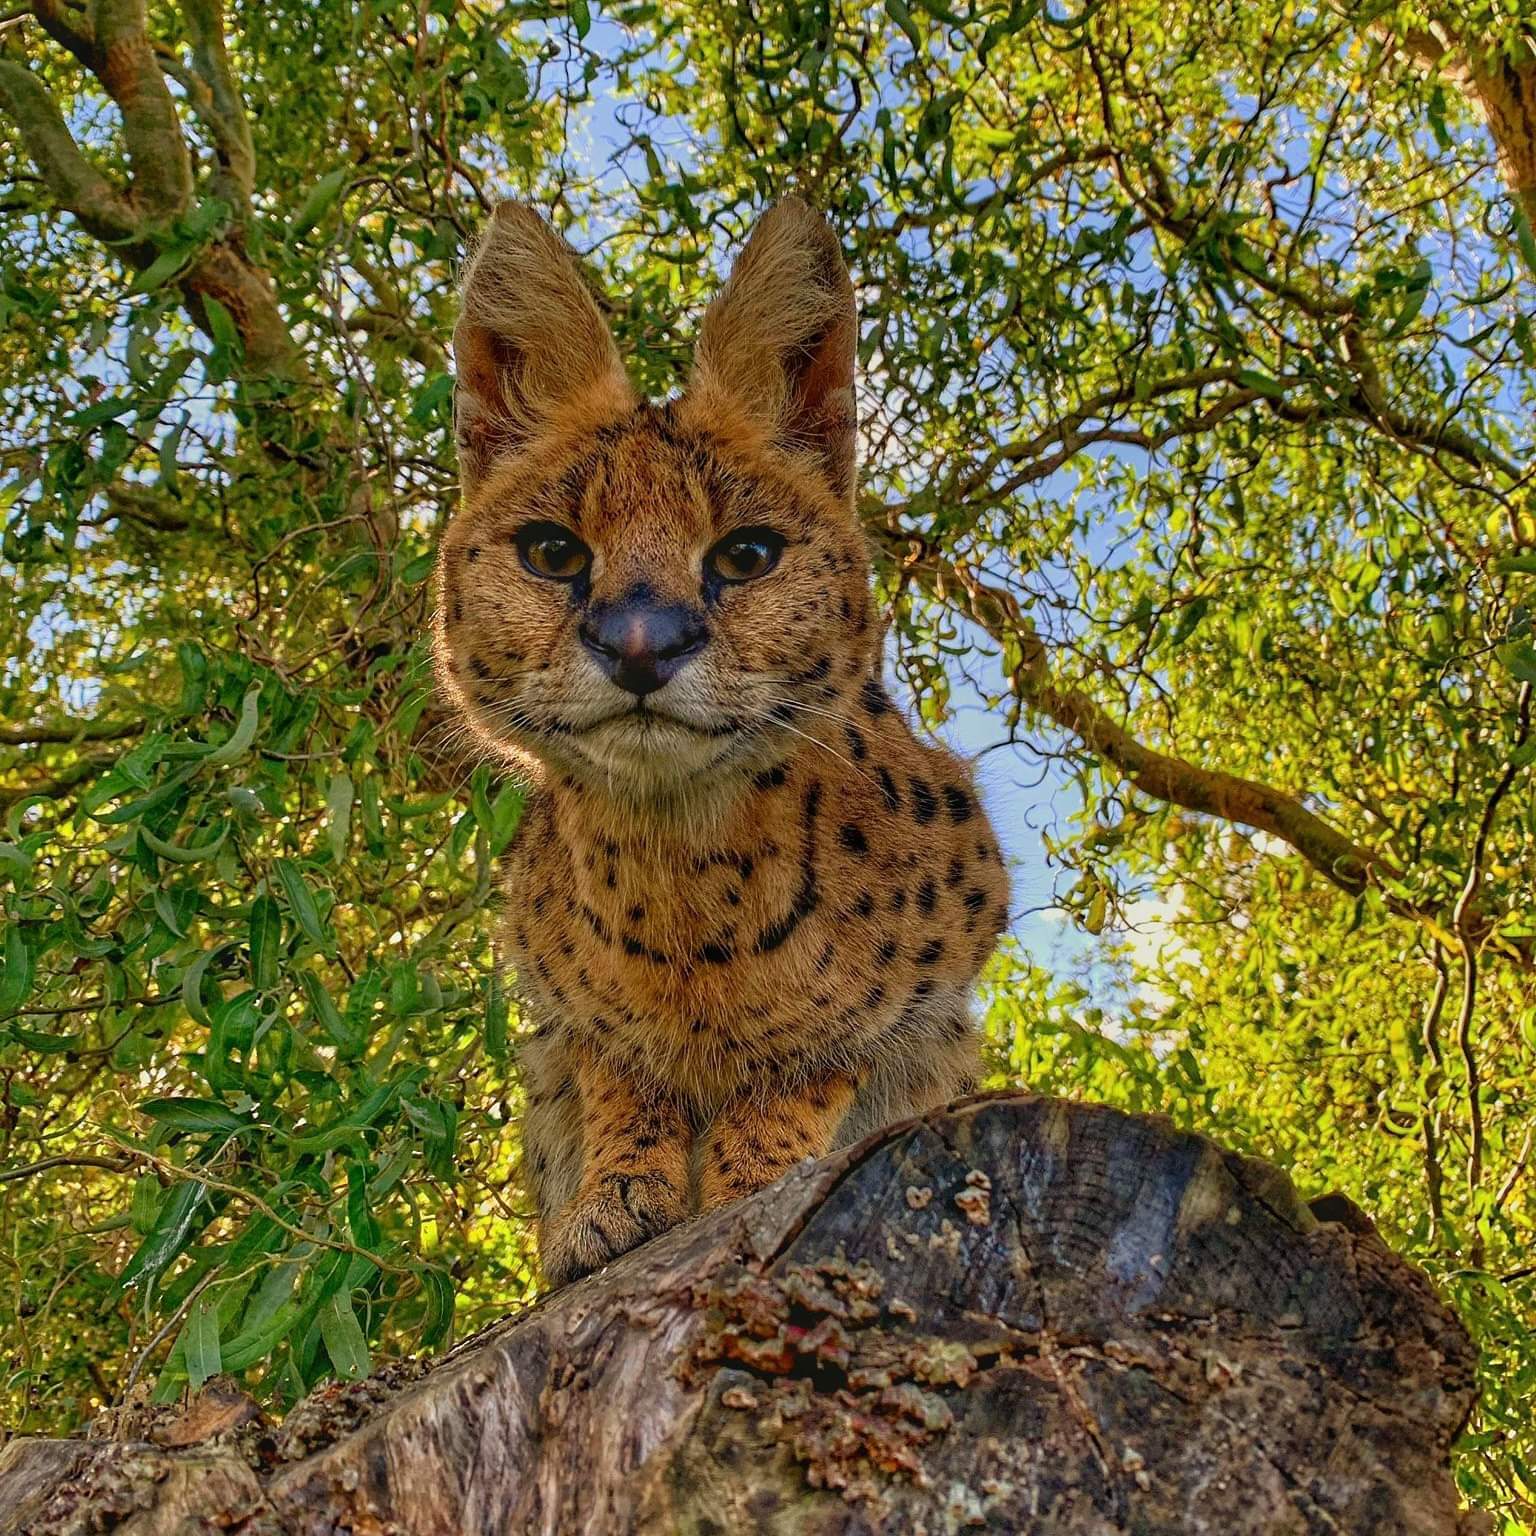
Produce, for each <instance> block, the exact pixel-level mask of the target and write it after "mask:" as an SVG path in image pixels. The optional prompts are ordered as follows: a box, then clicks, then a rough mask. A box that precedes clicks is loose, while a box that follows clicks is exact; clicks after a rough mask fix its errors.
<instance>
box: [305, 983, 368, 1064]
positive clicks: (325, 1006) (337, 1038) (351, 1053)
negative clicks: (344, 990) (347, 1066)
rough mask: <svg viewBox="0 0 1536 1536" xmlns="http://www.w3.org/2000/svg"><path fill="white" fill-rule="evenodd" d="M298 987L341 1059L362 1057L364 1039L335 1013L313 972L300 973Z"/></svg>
mask: <svg viewBox="0 0 1536 1536" xmlns="http://www.w3.org/2000/svg"><path fill="white" fill-rule="evenodd" d="M299 985H300V986H301V987H303V988H304V994H305V996H306V997H307V998H308V999H309V1008H310V1012H311V1013H312V1014H313V1015H314V1016H315V1019H316V1021H317V1022H318V1023H319V1025H320V1027H321V1028H322V1029H323V1030H324V1031H325V1032H326V1034H328V1035H329V1036H330V1037H331V1039H332V1041H333V1042H334V1043H335V1046H336V1050H337V1054H338V1055H339V1056H340V1057H341V1059H342V1060H343V1061H353V1060H355V1059H356V1058H357V1057H358V1056H360V1055H362V1052H363V1046H364V1045H365V1044H366V1043H367V1042H366V1038H365V1037H364V1036H363V1034H362V1033H361V1032H360V1031H357V1030H354V1029H353V1028H351V1027H350V1025H349V1023H348V1021H347V1020H345V1019H343V1018H342V1016H341V1014H340V1013H339V1012H337V1009H336V1004H335V1003H334V1002H333V1001H332V999H331V994H330V993H329V992H328V991H327V990H326V987H325V983H324V982H323V981H321V979H320V978H319V977H318V976H316V975H315V974H314V972H313V971H300V972H299Z"/></svg>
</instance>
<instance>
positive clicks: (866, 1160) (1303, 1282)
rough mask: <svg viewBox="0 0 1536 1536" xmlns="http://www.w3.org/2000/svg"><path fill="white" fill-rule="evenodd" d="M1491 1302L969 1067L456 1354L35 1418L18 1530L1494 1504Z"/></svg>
mask: <svg viewBox="0 0 1536 1536" xmlns="http://www.w3.org/2000/svg"><path fill="white" fill-rule="evenodd" d="M1472 1371H1473V1351H1472V1348H1471V1346H1470V1344H1469V1342H1468V1340H1467V1336H1466V1333H1465V1331H1464V1330H1463V1329H1462V1327H1461V1325H1460V1323H1459V1322H1458V1321H1457V1320H1456V1318H1455V1317H1454V1316H1453V1315H1452V1314H1451V1313H1450V1312H1449V1311H1448V1310H1447V1309H1446V1307H1445V1306H1444V1304H1443V1303H1442V1302H1440V1301H1439V1300H1438V1299H1437V1297H1436V1296H1435V1294H1434V1292H1433V1291H1432V1290H1431V1288H1430V1286H1429V1284H1428V1282H1427V1281H1426V1280H1425V1279H1424V1277H1423V1276H1422V1275H1421V1274H1419V1273H1418V1272H1417V1271H1416V1270H1414V1269H1412V1268H1410V1267H1409V1266H1408V1265H1407V1264H1406V1263H1404V1262H1403V1261H1402V1260H1401V1259H1399V1258H1397V1257H1396V1256H1395V1255H1394V1254H1393V1253H1392V1252H1391V1251H1390V1250H1389V1249H1388V1248H1387V1247H1386V1246H1385V1245H1384V1244H1383V1243H1382V1242H1381V1240H1380V1239H1379V1238H1378V1237H1377V1236H1376V1234H1375V1232H1374V1231H1373V1230H1372V1228H1371V1227H1370V1224H1369V1223H1368V1222H1367V1221H1366V1220H1365V1218H1364V1217H1363V1216H1361V1215H1360V1213H1359V1212H1358V1211H1357V1210H1355V1208H1354V1207H1353V1206H1351V1205H1350V1204H1349V1203H1348V1202H1347V1201H1345V1200H1343V1199H1342V1198H1341V1197H1338V1196H1330V1197H1326V1198H1325V1199H1323V1200H1320V1201H1316V1202H1314V1203H1313V1205H1312V1206H1311V1207H1310V1208H1309V1207H1308V1206H1306V1205H1304V1204H1303V1203H1301V1202H1300V1201H1299V1200H1298V1198H1297V1196H1296V1194H1295V1193H1294V1191H1293V1190H1292V1189H1291V1186H1290V1184H1289V1183H1288V1182H1287V1180H1286V1179H1285V1178H1284V1176H1283V1175H1281V1174H1280V1173H1279V1172H1278V1171H1276V1170H1275V1169H1273V1168H1271V1167H1269V1166H1268V1165H1266V1164H1263V1163H1259V1162H1255V1161H1253V1160H1251V1159H1246V1158H1242V1157H1238V1156H1235V1155H1233V1154H1231V1153H1227V1152H1222V1151H1221V1150H1219V1149H1218V1148H1217V1147H1215V1146H1213V1145H1212V1144H1211V1143H1210V1142H1208V1141H1205V1140H1204V1139H1202V1138H1201V1137H1198V1136H1193V1135H1189V1134H1186V1133H1184V1132H1181V1131H1177V1130H1175V1129H1174V1128H1173V1127H1172V1126H1171V1125H1170V1124H1168V1123H1167V1122H1166V1121H1164V1120H1162V1119H1160V1118H1155V1117H1148V1116H1134V1115H1126V1114H1121V1113H1119V1112H1117V1111H1113V1110H1109V1109H1104V1108H1100V1107H1096V1106H1092V1105H1085V1104H1075V1103H1068V1102H1065V1101H1063V1100H1058V1099H1047V1098H1038V1097H1032V1096H1021V1095H1008V1096H991V1097H983V1098H978V1099H971V1100H967V1101H964V1102H962V1103H961V1104H959V1105H957V1106H955V1107H953V1108H951V1109H949V1110H945V1111H935V1112H934V1113H932V1114H929V1115H927V1116H925V1117H924V1118H923V1119H921V1120H918V1121H914V1122H910V1123H908V1124H906V1125H904V1126H897V1127H894V1128H892V1129H889V1130H887V1131H884V1132H882V1133H880V1134H879V1135H878V1136H876V1137H874V1138H872V1139H871V1140H870V1141H868V1142H865V1143H864V1144H863V1145H862V1146H858V1147H854V1148H852V1149H849V1150H847V1151H844V1152H840V1153H837V1154H834V1155H833V1156H832V1157H829V1158H826V1159H824V1160H823V1161H821V1162H819V1163H807V1164H804V1165H802V1166H801V1167H800V1168H798V1169H796V1170H795V1171H794V1172H792V1173H791V1174H789V1175H788V1176H787V1177H786V1178H784V1179H782V1180H781V1181H780V1182H779V1183H778V1184H776V1185H774V1186H773V1187H772V1188H771V1189H768V1190H765V1191H764V1192H762V1193H761V1194H759V1195H757V1196H755V1197H753V1198H752V1199H750V1200H747V1201H745V1202H743V1203H742V1204H740V1205H738V1206H735V1207H733V1208H731V1209H729V1210H726V1211H722V1212H719V1213H717V1214H716V1215H714V1216H712V1217H709V1218H707V1219H705V1220H702V1221H698V1222H695V1223H693V1224H691V1225H689V1226H686V1227H682V1228H679V1229H677V1230H675V1231H673V1232H671V1233H668V1234H667V1235H666V1236H664V1237H662V1238H659V1239H658V1240H657V1241H655V1242H653V1243H651V1244H649V1245H647V1246H646V1247H645V1248H643V1249H641V1250H639V1251H638V1252H636V1253H633V1254H630V1255H629V1256H627V1257H626V1258H625V1259H623V1260H621V1261H619V1262H618V1263H615V1264H613V1265H612V1266H610V1267H609V1268H608V1269H607V1270H605V1271H603V1272H602V1273H601V1274H598V1275H595V1276H592V1277H591V1278H589V1279H587V1280H584V1281H582V1282H580V1283H579V1284H576V1285H573V1286H571V1287H569V1288H568V1289H566V1290H564V1291H561V1292H559V1293H558V1294H556V1295H554V1296H552V1297H550V1298H549V1299H547V1300H545V1301H544V1302H542V1303H541V1304H539V1305H538V1306H537V1307H535V1308H533V1309H532V1310H530V1311H528V1312H526V1313H524V1314H523V1315H522V1316H519V1317H515V1318H510V1319H508V1320H506V1321H505V1322H502V1323H499V1324H497V1325H496V1326H494V1327H492V1328H490V1329H488V1330H486V1331H485V1332H483V1333H481V1334H480V1335H478V1336H477V1337H475V1338H472V1339H469V1340H467V1341H466V1342H464V1343H462V1344H460V1345H459V1346H458V1347H457V1348H455V1349H454V1350H453V1351H452V1352H451V1353H450V1354H448V1355H447V1356H446V1357H445V1358H443V1359H441V1360H438V1361H435V1362H432V1363H430V1364H428V1365H417V1366H397V1367H393V1368H390V1369H388V1370H386V1371H384V1372H382V1373H381V1374H380V1375H379V1376H376V1377H374V1378H373V1379H371V1380H370V1381H368V1382H362V1383H355V1384H349V1385H333V1386H327V1387H322V1388H320V1389H319V1390H318V1391H317V1392H315V1393H314V1394H313V1395H312V1396H311V1397H310V1398H308V1399H307V1400H306V1401H305V1402H304V1403H302V1404H301V1405H299V1407H297V1408H296V1409H294V1410H293V1411H292V1412H291V1413H290V1414H289V1415H288V1417H287V1419H286V1420H285V1421H284V1423H283V1424H282V1425H281V1426H280V1427H272V1426H269V1425H267V1424H265V1423H264V1422H262V1421H261V1419H260V1416H259V1413H258V1412H257V1410H256V1409H255V1407H254V1405H252V1404H249V1403H248V1402H247V1401H246V1400H244V1399H242V1398H240V1397H239V1396H238V1394H231V1393H229V1392H227V1391H226V1392H224V1393H222V1394H221V1393H220V1392H218V1391H213V1390H210V1391H209V1392H206V1393H205V1394H204V1397H203V1398H202V1399H201V1400H199V1401H198V1402H196V1403H194V1404H193V1405H192V1407H191V1408H190V1409H186V1410H178V1411H176V1412H174V1413H172V1412H170V1411H168V1410H167V1411H164V1413H163V1414H162V1417H161V1419H160V1421H159V1422H157V1423H154V1424H153V1425H149V1424H145V1423H140V1424H139V1425H138V1426H137V1428H136V1431H135V1433H136V1435H137V1438H134V1439H123V1438H114V1439H95V1440H91V1439H87V1440H81V1441H67V1442H59V1441H45V1440H21V1441H15V1442H13V1443H12V1444H11V1445H9V1446H8V1447H7V1448H6V1450H5V1452H4V1453H3V1455H0V1511H3V1513H0V1530H4V1531H11V1532H21V1531H25V1532H27V1533H29V1536H43V1533H48V1536H57V1533H63V1532H85V1531H99V1530H105V1529H113V1530H116V1531H118V1532H120V1533H123V1536H129V1533H131V1536H148V1533H151V1532H155V1533H162V1532H163V1533H170V1532H173V1531H174V1532H178V1533H180V1532H188V1533H190V1532H202V1531H221V1532H239V1533H242V1536H274V1533H278V1532H282V1533H305V1536H310V1533H314V1536H318V1533H321V1532H325V1533H332V1532H337V1531H344V1532H355V1533H359V1536H361V1533H369V1536H384V1533H411V1536H416V1533H421V1536H427V1533H432V1536H437V1533H443V1536H448V1533H452V1536H459V1533H497V1536H501V1533H508V1536H521V1533H524V1532H539V1533H549V1536H578V1533H579V1536H609V1533H617V1532H656V1533H665V1536H672V1533H690V1536H703V1533H726V1532H743V1533H747V1532H751V1533H757V1532H764V1533H772V1536H790V1533H793V1536H809V1533H817V1536H821V1533H831V1532H839V1533H854V1532H859V1533H864V1532H868V1533H876V1532H879V1533H900V1532H911V1533H918V1532H927V1533H938V1532H960V1531H965V1530H969V1529H978V1530H980V1529H986V1530H993V1531H1008V1532H1024V1531H1028V1532H1030V1533H1034V1536H1047V1533H1049V1536H1069V1533H1070V1536H1079V1533H1081V1536H1089V1533H1093V1536H1109V1533H1112V1532H1132V1531H1134V1532H1137V1533H1140V1536H1155V1533H1169V1536H1172V1533H1175V1532H1177V1533H1180V1536H1185V1533H1192V1532H1211V1533H1220V1536H1243V1533H1250V1532H1251V1533H1258V1532H1263V1533H1265V1536H1279V1533H1292V1532H1294V1533H1297V1536H1301V1533H1325V1532H1348V1533H1350V1536H1362V1533H1367V1532H1381V1533H1387V1532H1391V1533H1392V1536H1430V1533H1444V1536H1451V1533H1458V1536H1466V1533H1469V1532H1472V1531H1474V1530H1480V1529H1481V1528H1482V1527H1481V1524H1480V1523H1479V1522H1478V1517H1475V1516H1467V1515H1462V1516H1458V1514H1457V1509H1456V1498H1455V1494H1454V1491H1453V1487H1452V1482H1451V1478H1450V1474H1449V1470H1448V1452H1449V1447H1450V1445H1451V1442H1452V1440H1453V1439H1454V1438H1455V1436H1456V1434H1457V1433H1458V1432H1459V1430H1460V1429H1461V1427H1462V1425H1463V1424H1464V1422H1465V1420H1466V1417H1467V1414H1468V1411H1469V1409H1470V1407H1471V1404H1472V1400H1473V1395H1474V1389H1473V1382H1472Z"/></svg>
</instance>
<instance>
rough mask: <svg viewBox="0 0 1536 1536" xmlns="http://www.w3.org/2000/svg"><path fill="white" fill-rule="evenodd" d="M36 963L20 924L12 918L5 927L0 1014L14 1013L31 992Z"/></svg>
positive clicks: (0, 981)
mask: <svg viewBox="0 0 1536 1536" xmlns="http://www.w3.org/2000/svg"><path fill="white" fill-rule="evenodd" d="M35 964H36V960H35V957H34V955H33V953H32V950H31V948H30V947H29V946H28V944H27V939H26V935H25V934H24V933H23V932H22V930H21V924H20V923H18V922H16V921H14V920H12V921H10V922H8V923H7V924H6V927H5V966H4V969H3V970H0V1016H4V1015H6V1014H12V1013H16V1012H18V1011H19V1010H20V1008H21V1005H22V1004H23V1003H24V1002H25V1001H26V1000H27V998H28V997H29V996H30V995H31V992H32V977H33V972H34V967H35Z"/></svg>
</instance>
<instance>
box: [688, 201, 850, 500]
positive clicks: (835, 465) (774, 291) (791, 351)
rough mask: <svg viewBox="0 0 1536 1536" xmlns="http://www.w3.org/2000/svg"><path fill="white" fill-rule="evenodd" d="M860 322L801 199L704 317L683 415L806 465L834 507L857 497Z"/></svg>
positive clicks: (831, 251)
mask: <svg viewBox="0 0 1536 1536" xmlns="http://www.w3.org/2000/svg"><path fill="white" fill-rule="evenodd" d="M858 340H859V321H858V314H857V312H856V310H855V308H854V302H853V284H852V283H850V282H849V281H848V269H847V268H846V267H845V266H844V265H843V254H842V251H841V250H840V249H839V248H838V243H837V236H836V235H835V234H833V232H832V229H831V227H830V226H829V225H828V223H827V221H826V220H825V219H824V218H822V216H821V215H820V214H819V213H817V212H816V210H815V209H814V208H812V207H811V206H810V205H809V204H808V203H805V202H802V201H801V200H800V199H799V198H798V197H790V198H786V199H785V200H784V201H783V202H781V203H779V204H778V205H777V206H776V207H775V208H773V209H771V210H770V211H769V212H768V213H767V214H765V215H764V216H763V219H762V220H761V222H760V223H759V224H758V226H757V228H756V229H755V230H754V231H753V233H752V238H751V239H750V240H748V241H747V244H746V248H745V249H744V250H743V251H742V253H741V255H740V256H738V257H737V258H736V264H735V266H734V267H733V268H732V269H731V275H730V278H729V280H728V281H727V282H726V284H725V287H724V288H722V289H721V290H720V293H719V295H718V296H717V297H716V299H715V301H714V303H712V304H711V305H710V306H709V310H708V312H707V313H706V314H705V316H704V325H703V328H702V329H701V330H700V332H699V343H698V346H697V348H696V349H695V351H694V359H693V376H692V378H691V379H690V380H689V383H688V391H687V397H686V401H687V404H686V410H687V413H688V414H689V415H690V416H691V417H692V418H693V419H694V420H695V421H698V422H699V423H700V424H701V425H703V424H709V423H713V424H716V425H720V426H724V425H726V424H727V423H738V424H740V423H745V424H749V425H750V426H751V427H754V428H756V429H757V430H758V431H760V432H761V433H762V434H763V435H764V436H765V437H766V438H767V440H768V441H770V442H772V443H774V444H775V445H777V446H779V447H781V448H784V449H786V450H787V451H789V452H791V453H796V454H804V455H809V456H811V457H812V458H813V459H814V461H815V463H816V466H817V468H818V469H819V471H820V473H821V475H822V477H823V478H824V479H825V481H826V483H827V484H828V486H829V487H830V488H831V490H832V493H833V495H835V496H836V497H837V498H838V500H840V501H842V502H845V503H847V504H849V505H851V504H852V502H853V492H854V478H855V466H854V425H855V420H854V403H853V373H854V362H855V355H856V353H857V350H858Z"/></svg>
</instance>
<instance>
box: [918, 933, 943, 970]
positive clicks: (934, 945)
mask: <svg viewBox="0 0 1536 1536" xmlns="http://www.w3.org/2000/svg"><path fill="white" fill-rule="evenodd" d="M943 953H944V941H943V939H929V940H928V942H927V943H926V944H924V945H923V947H922V948H921V949H920V950H918V952H917V953H916V954H915V955H913V957H912V958H913V959H914V960H915V961H917V963H918V964H919V965H937V964H938V963H939V957H940V956H941V955H942V954H943Z"/></svg>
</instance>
